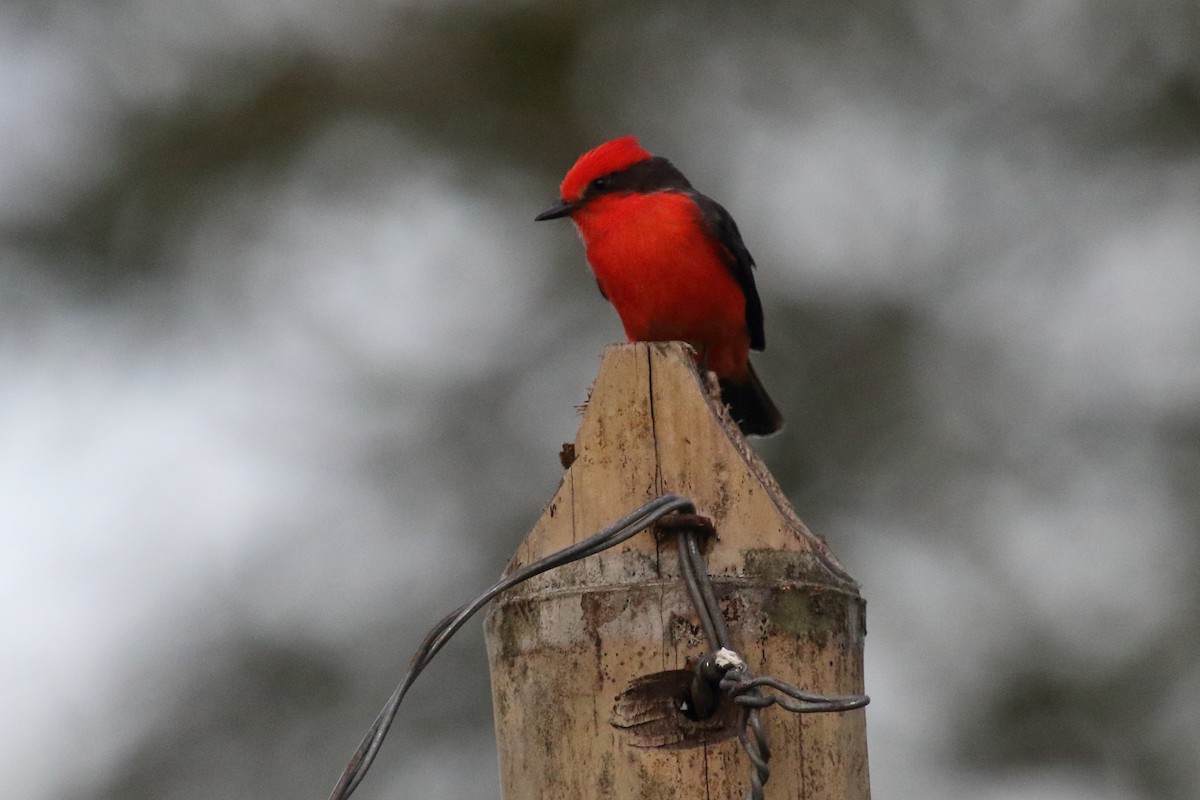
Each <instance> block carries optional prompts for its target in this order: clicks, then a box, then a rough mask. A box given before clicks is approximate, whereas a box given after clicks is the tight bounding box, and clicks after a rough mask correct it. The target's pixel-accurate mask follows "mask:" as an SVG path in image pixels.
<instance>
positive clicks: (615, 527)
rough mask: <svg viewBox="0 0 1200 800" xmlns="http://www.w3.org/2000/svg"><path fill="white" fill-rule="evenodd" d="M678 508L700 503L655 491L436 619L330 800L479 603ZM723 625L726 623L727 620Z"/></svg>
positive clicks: (356, 776) (350, 782)
mask: <svg viewBox="0 0 1200 800" xmlns="http://www.w3.org/2000/svg"><path fill="white" fill-rule="evenodd" d="M675 512H679V513H681V514H695V513H696V507H695V505H694V504H693V503H692V501H691V500H688V499H687V498H684V497H680V496H679V495H676V494H664V495H662V496H660V497H656V498H654V499H653V500H651V501H650V502H648V503H646V504H645V505H643V506H642V507H641V508H638V509H637V510H635V511H633V512H631V513H630V514H629V515H627V516H626V517H624V518H622V519H619V520H617V521H616V522H614V523H613V524H612V525H610V526H608V527H607V528H605V529H604V530H602V531H600V532H598V533H595V534H592V535H591V536H589V537H588V538H586V539H581V540H580V541H578V542H576V543H575V544H572V545H570V546H568V547H564V548H563V549H562V550H559V551H558V552H556V553H551V554H550V555H548V556H546V557H545V558H541V559H538V560H537V561H535V562H533V563H532V564H527V565H525V566H524V567H522V568H521V569H519V570H516V571H515V572H513V573H511V574H509V575H506V576H504V577H503V578H501V579H500V580H499V581H497V582H496V583H495V584H493V585H492V586H491V588H489V589H488V590H487V591H485V592H484V593H483V594H481V595H479V596H478V597H476V598H475V599H474V600H472V601H471V602H469V603H467V604H466V605H463V606H460V607H459V608H458V609H456V610H454V611H453V612H451V613H450V614H448V615H447V616H446V617H444V618H443V619H442V620H441V622H439V623H438V624H437V625H434V626H433V629H432V630H430V631H429V633H428V635H426V636H425V639H424V640H423V641H422V642H421V644H420V646H419V647H418V648H417V651H416V652H415V653H414V654H413V657H412V661H411V662H410V663H409V666H408V672H407V673H405V675H404V678H403V680H401V681H400V684H399V685H398V686H397V687H396V689H395V690H394V691H393V692H392V694H391V697H389V698H388V701H387V703H385V704H384V706H383V709H382V710H381V711H380V712H379V715H378V716H377V717H376V718H375V721H374V722H373V723H372V724H371V727H370V729H369V730H368V731H367V735H366V736H365V737H363V740H362V742H361V743H360V744H359V745H358V749H357V750H355V751H354V755H353V756H351V757H350V762H349V763H348V764H347V765H346V769H345V770H344V771H343V772H342V775H341V777H340V778H338V782H337V784H336V785H335V786H334V787H333V791H332V792H331V793H330V795H329V800H346V798H348V797H350V795H352V794H353V793H354V790H355V789H357V788H358V785H359V784H360V783H361V782H362V779H363V777H364V776H365V775H366V774H367V770H368V769H370V768H371V764H372V762H374V761H375V756H376V755H378V753H379V748H380V746H382V745H383V740H384V738H385V737H386V736H387V733H388V730H389V729H390V728H391V726H392V722H393V721H394V720H395V718H396V712H397V711H398V710H399V709H400V703H401V702H402V701H403V700H404V696H405V695H406V694H408V690H409V689H410V688H411V687H412V685H413V683H414V682H415V681H416V679H417V676H419V675H420V674H421V672H422V671H423V670H424V669H425V668H426V667H427V666H429V662H431V661H432V660H433V657H434V656H436V655H437V654H438V651H440V650H441V649H442V647H443V646H445V644H446V642H448V641H449V640H450V637H452V636H453V635H454V634H455V633H457V632H458V630H459V628H461V627H462V626H463V625H465V624H466V623H467V621H468V620H469V619H471V617H473V616H474V615H475V613H476V612H477V611H479V609H481V608H483V607H484V606H485V605H487V604H488V603H489V602H491V601H492V600H493V599H494V598H495V597H496V596H498V595H500V594H501V593H503V592H505V591H507V590H509V589H511V588H512V587H514V586H516V585H517V584H519V583H523V582H525V581H527V580H529V579H530V578H532V577H534V576H536V575H541V574H542V573H543V572H547V571H549V570H552V569H554V568H556V567H561V566H563V565H564V564H570V563H571V562H573V561H578V560H579V559H581V558H587V557H588V556H592V555H595V554H597V553H600V552H603V551H604V550H607V549H608V548H610V547H615V546H616V545H619V544H621V543H622V542H624V541H626V540H627V539H630V538H632V537H633V536H635V535H637V534H638V533H641V532H642V531H644V530H646V529H647V528H649V527H651V526H652V525H654V524H655V523H656V522H658V521H659V520H661V519H662V518H663V517H665V516H666V515H668V514H672V513H675ZM697 553H699V551H698V550H697ZM718 616H719V615H718ZM722 625H724V622H723V621H722Z"/></svg>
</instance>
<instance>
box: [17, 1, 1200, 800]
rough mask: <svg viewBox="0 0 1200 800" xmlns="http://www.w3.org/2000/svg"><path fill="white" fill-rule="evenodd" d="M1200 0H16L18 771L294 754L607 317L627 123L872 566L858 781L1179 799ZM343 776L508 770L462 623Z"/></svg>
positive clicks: (553, 439)
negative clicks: (709, 219) (710, 223)
mask: <svg viewBox="0 0 1200 800" xmlns="http://www.w3.org/2000/svg"><path fill="white" fill-rule="evenodd" d="M1197 42H1200V6H1197V4H1196V3H1195V2H1194V0H1158V2H1155V3H1144V2H1134V1H1133V0H1097V2H1094V3H1082V2H1070V1H1068V0H1026V1H1025V2H1019V1H1017V0H1014V1H1012V2H1001V3H985V2H980V1H979V0H907V1H905V0H902V2H894V3H889V2H879V1H878V0H858V1H856V2H831V1H830V0H819V1H818V2H813V3H806V4H793V3H785V2H780V1H778V0H776V2H762V3H759V2H751V3H742V4H738V9H737V10H736V11H735V10H732V8H731V7H728V6H726V5H724V4H716V3H713V4H695V3H684V2H678V1H676V2H652V3H632V2H616V3H606V4H598V3H590V4H579V5H576V4H564V3H548V2H499V3H497V2H482V1H481V0H456V1H455V2H443V3H438V2H420V1H419V0H414V1H413V2H405V0H339V2H337V3H329V2H319V1H318V0H212V1H211V2H206V3H195V2H190V0H101V1H99V2H98V1H97V0H7V2H5V3H4V4H3V5H2V6H0V148H2V150H3V153H4V155H3V158H0V387H2V390H0V532H2V535H0V593H2V595H0V597H2V598H3V602H2V603H0V615H2V616H0V620H2V623H0V626H2V627H0V630H2V631H3V636H4V640H5V644H4V646H3V648H0V681H2V682H3V686H4V709H5V713H4V719H3V722H2V723H0V774H3V775H5V783H6V786H7V787H8V789H7V793H8V794H9V795H11V796H14V797H25V798H35V799H41V798H46V799H47V800H58V799H59V798H71V799H72V800H116V799H117V798H121V799H122V800H131V799H132V800H137V799H138V798H165V799H166V800H185V799H187V798H214V797H255V798H301V797H309V798H324V797H325V796H326V794H327V792H328V790H329V789H330V787H331V786H332V785H333V782H334V780H335V779H336V777H337V775H338V774H339V772H340V771H341V769H342V767H343V765H344V763H345V760H346V758H347V757H348V756H349V755H350V753H351V751H352V750H353V748H354V746H355V745H356V744H357V742H358V739H359V737H360V736H361V734H362V733H363V732H364V731H365V729H366V727H367V725H368V724H369V722H370V721H371V719H372V718H373V716H374V714H375V712H376V709H377V708H378V706H379V705H380V704H381V703H382V702H383V700H384V699H385V698H386V696H387V694H388V692H389V691H390V690H391V688H392V686H393V685H394V683H395V681H396V680H397V679H398V678H399V676H400V674H401V672H402V671H403V668H404V666H405V665H406V663H407V660H408V658H409V656H410V654H411V652H412V650H413V648H414V647H415V645H416V644H417V642H418V641H419V638H420V636H421V635H422V634H423V632H424V630H425V629H426V628H427V627H428V626H429V625H430V624H431V623H432V622H434V621H435V620H436V619H438V618H439V617H440V616H441V615H442V614H443V613H445V612H446V611H448V610H449V609H451V608H453V607H454V606H456V605H457V604H459V603H460V602H462V601H463V600H465V599H466V598H467V597H469V596H471V595H474V594H475V593H476V592H477V591H478V590H479V589H481V588H482V587H483V586H485V585H486V584H487V583H489V582H490V581H491V580H492V579H493V578H494V577H495V576H496V575H497V574H498V572H499V571H500V569H501V568H502V566H503V564H504V562H505V560H506V559H507V557H508V555H509V554H510V553H511V552H512V550H513V548H514V547H515V546H516V544H517V542H518V541H519V539H520V538H521V537H522V536H523V535H524V533H525V532H526V531H527V530H528V528H529V527H530V526H531V525H532V524H533V522H534V520H535V519H536V518H537V516H538V515H539V513H540V511H541V506H542V503H543V502H544V501H545V500H547V499H548V498H549V497H550V496H551V494H552V492H553V491H554V489H555V486H556V485H557V482H558V479H559V476H560V474H561V467H560V466H559V463H558V457H557V452H558V449H559V446H560V444H561V443H562V442H564V441H568V440H571V439H572V438H573V437H574V433H575V428H576V426H577V424H578V417H577V415H576V412H575V410H574V409H573V406H574V405H575V404H577V403H580V402H582V401H583V399H584V397H585V395H586V390H587V386H588V383H589V382H590V380H591V379H592V377H593V376H594V373H595V370H596V367H597V365H598V358H599V354H600V351H601V349H602V347H603V346H604V345H605V344H606V343H608V342H613V341H618V340H619V339H620V338H621V329H620V326H619V324H618V321H617V318H616V315H615V313H614V312H613V311H612V310H611V309H610V308H609V307H608V306H607V304H605V303H604V302H603V301H602V299H601V298H600V296H599V294H598V293H597V291H596V288H595V285H594V283H593V281H592V279H591V277H590V275H589V274H588V272H587V269H586V266H585V264H584V260H583V255H582V249H581V247H580V245H579V242H578V240H577V237H576V236H575V233H574V232H573V230H572V229H571V226H570V225H569V224H567V223H565V222H563V223H557V224H550V223H546V224H538V225H535V224H534V223H533V222H532V218H533V216H534V214H536V213H537V212H538V211H540V210H541V209H543V208H544V207H546V206H547V205H549V204H550V203H551V202H553V201H554V200H555V199H556V197H557V185H558V182H559V181H560V180H561V178H562V175H563V174H564V173H565V172H566V170H567V168H568V167H569V166H570V165H571V163H572V161H573V160H574V158H575V156H577V155H578V154H579V153H580V152H582V151H583V150H585V149H587V148H588V147H591V146H592V145H595V144H597V143H599V142H600V141H603V140H605V139H608V138H611V137H613V136H616V135H620V134H625V133H636V134H638V135H639V136H640V137H641V138H642V141H643V143H644V144H645V145H646V146H647V148H648V149H650V150H652V151H653V152H655V153H659V154H663V155H667V156H668V157H670V158H671V159H672V160H673V161H675V163H676V164H677V165H678V166H679V167H680V168H681V169H682V170H683V171H684V172H685V173H686V174H687V175H688V176H689V177H690V178H691V179H692V182H693V183H694V184H695V185H696V186H697V187H698V188H699V189H700V190H702V191H704V192H706V193H708V194H710V195H712V196H714V197H716V198H717V199H719V200H720V201H721V202H722V203H723V204H724V205H725V206H726V207H727V208H729V209H730V211H731V212H732V213H733V215H734V216H735V217H736V218H737V220H738V221H739V223H740V226H741V229H742V232H743V234H744V236H745V238H746V241H747V243H748V244H749V247H750V249H751V251H752V252H753V253H754V254H755V257H756V259H757V261H758V263H759V270H758V284H759V287H760V291H761V294H762V296H763V298H764V301H765V306H766V319H767V342H768V349H767V351H766V353H764V354H761V355H760V356H758V357H757V361H756V363H757V364H758V370H759V373H760V374H761V375H762V376H763V378H764V380H765V382H766V384H767V385H768V386H769V387H770V389H771V391H772V393H773V394H774V395H775V398H776V400H777V401H779V404H780V406H781V407H782V408H783V410H784V413H785V416H786V417H787V419H788V426H787V428H786V429H785V431H784V433H783V434H782V435H781V436H778V437H776V438H772V439H769V440H766V441H760V442H758V443H757V444H756V447H757V448H758V449H759V451H760V452H761V453H762V454H763V456H764V457H765V459H766V461H767V463H768V464H769V465H770V467H771V468H772V469H773V470H774V472H775V474H776V475H777V476H778V477H779V479H780V481H781V483H782V484H783V486H784V487H785V489H786V490H787V492H788V494H789V496H790V497H791V499H792V500H793V502H794V504H795V506H796V508H797V510H798V511H799V513H800V515H801V516H802V517H804V518H805V520H806V521H807V522H808V523H809V524H810V526H811V527H812V528H813V529H814V530H816V531H818V532H820V533H822V534H823V535H825V536H826V537H827V538H828V540H829V542H830V543H831V545H832V546H833V548H834V550H835V551H836V552H837V553H838V554H839V555H840V556H841V558H842V559H843V560H844V561H845V562H846V564H847V565H848V567H849V569H850V571H851V572H852V574H854V575H855V576H856V577H857V578H858V580H859V581H861V583H862V585H863V593H864V595H865V596H866V598H867V600H868V623H869V629H870V634H869V636H868V637H867V674H866V681H867V689H868V691H869V692H870V693H871V695H872V697H873V702H872V704H871V706H870V708H869V711H868V724H869V735H870V754H871V755H870V759H871V773H872V784H873V787H872V788H873V794H874V797H876V798H877V799H878V800H906V799H907V798H930V797H934V798H962V797H972V798H985V799H986V800H1000V799H1001V798H1003V799H1005V800H1008V799H1012V800H1018V799H1023V798H1080V799H1082V798H1101V799H1102V800H1108V799H1110V798H1111V799H1112V800H1124V799H1125V798H1151V799H1157V798H1162V799H1164V800H1166V799H1168V798H1169V799H1172V800H1173V799H1174V798H1196V797H1200V788H1198V787H1200V749H1198V748H1200V746H1198V745H1197V742H1200V581H1198V580H1197V578H1198V576H1200V550H1198V547H1197V531H1198V527H1200V47H1197ZM435 667H436V671H435V673H434V674H428V675H426V676H425V677H423V678H422V680H421V682H420V683H419V685H418V687H417V689H416V690H415V691H414V694H413V695H412V696H411V700H410V701H409V704H408V705H406V707H405V708H404V709H403V711H402V713H401V717H400V720H399V722H398V724H397V727H396V729H395V731H394V733H393V734H392V737H391V738H390V739H389V740H388V742H387V744H386V745H385V748H384V750H383V753H382V755H381V757H380V761H379V763H378V765H377V766H376V768H375V769H374V771H373V772H372V773H371V775H370V776H369V777H368V779H367V781H366V782H365V784H364V785H363V787H362V789H361V791H360V794H359V796H361V797H363V798H392V797H435V798H463V799H464V800H474V799H476V798H478V799H480V800H482V799H483V798H495V797H497V796H498V780H497V777H496V763H495V756H494V754H493V749H492V748H493V745H492V734H491V719H490V714H491V709H490V699H489V690H488V677H487V671H486V662H485V659H484V653H483V646H482V637H481V635H480V632H479V626H478V624H475V625H472V626H471V627H470V628H469V629H468V630H467V631H466V632H464V634H463V636H462V640H461V641H459V642H457V643H455V644H454V645H452V646H451V647H450V648H449V649H448V650H447V651H445V653H444V654H443V655H442V656H441V657H440V658H439V660H438V661H437V662H436V663H435Z"/></svg>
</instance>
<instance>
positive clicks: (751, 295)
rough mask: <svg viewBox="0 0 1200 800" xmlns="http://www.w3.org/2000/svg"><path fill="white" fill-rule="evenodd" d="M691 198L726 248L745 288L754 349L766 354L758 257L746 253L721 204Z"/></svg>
mask: <svg viewBox="0 0 1200 800" xmlns="http://www.w3.org/2000/svg"><path fill="white" fill-rule="evenodd" d="M689 194H690V195H691V198H692V200H693V201H694V202H695V203H696V205H697V206H699V208H700V214H701V217H702V219H703V220H704V225H705V227H707V228H708V232H709V233H710V234H712V235H713V236H714V237H715V238H716V240H717V241H718V242H720V243H721V246H722V247H723V248H725V253H726V258H725V265H726V266H727V267H729V271H730V272H732V273H733V277H734V278H736V279H737V282H738V285H739V286H741V287H742V293H743V294H744V295H746V329H747V330H748V331H749V332H750V348H751V349H752V350H763V349H764V348H766V346H767V339H766V336H765V334H764V333H763V312H762V302H761V301H760V300H759V299H758V289H757V288H755V286H754V257H753V256H751V255H750V251H749V250H747V249H746V243H745V242H743V241H742V234H741V233H739V232H738V226H737V223H736V222H734V221H733V217H731V216H730V215H729V212H728V211H726V210H725V209H724V208H723V207H722V206H721V204H720V203H718V202H717V201H716V200H713V199H712V198H711V197H707V196H705V195H702V194H700V193H699V192H696V191H692V192H690V193H689Z"/></svg>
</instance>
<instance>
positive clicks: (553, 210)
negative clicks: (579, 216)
mask: <svg viewBox="0 0 1200 800" xmlns="http://www.w3.org/2000/svg"><path fill="white" fill-rule="evenodd" d="M579 205H580V204H579V203H567V202H562V203H555V204H554V205H552V206H550V207H549V208H547V209H546V210H545V211H543V212H542V213H540V214H538V215H537V216H536V217H534V218H533V221H534V222H541V221H542V220H546V219H558V218H559V217H565V216H568V215H569V214H570V213H571V212H572V211H574V210H575V209H577V208H579Z"/></svg>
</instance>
